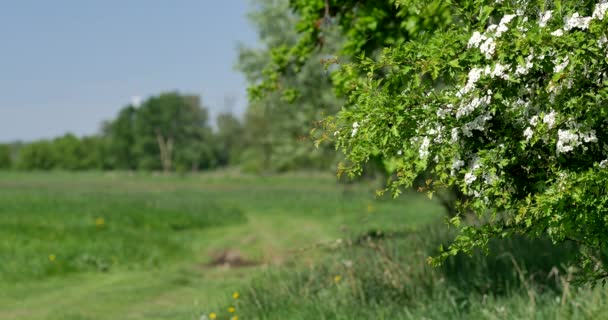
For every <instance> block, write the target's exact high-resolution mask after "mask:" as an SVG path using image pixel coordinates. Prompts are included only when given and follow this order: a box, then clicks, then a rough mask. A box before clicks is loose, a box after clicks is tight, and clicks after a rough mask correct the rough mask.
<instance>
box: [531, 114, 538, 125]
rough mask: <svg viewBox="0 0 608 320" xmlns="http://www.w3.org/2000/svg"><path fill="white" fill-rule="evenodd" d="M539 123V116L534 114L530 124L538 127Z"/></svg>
mask: <svg viewBox="0 0 608 320" xmlns="http://www.w3.org/2000/svg"><path fill="white" fill-rule="evenodd" d="M537 123H538V116H533V117H532V118H530V124H531V125H532V126H534V127H536V124H537Z"/></svg>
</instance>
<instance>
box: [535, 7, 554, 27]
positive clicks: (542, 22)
mask: <svg viewBox="0 0 608 320" xmlns="http://www.w3.org/2000/svg"><path fill="white" fill-rule="evenodd" d="M552 14H553V11H551V10H547V11H545V12H543V13H542V14H541V15H540V20H539V21H538V25H539V26H540V27H541V28H544V27H546V26H547V22H549V20H550V19H551V16H552Z"/></svg>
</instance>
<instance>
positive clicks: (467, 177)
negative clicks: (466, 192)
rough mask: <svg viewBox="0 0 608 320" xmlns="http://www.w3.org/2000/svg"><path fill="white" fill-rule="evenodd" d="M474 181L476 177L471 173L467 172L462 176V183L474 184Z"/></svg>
mask: <svg viewBox="0 0 608 320" xmlns="http://www.w3.org/2000/svg"><path fill="white" fill-rule="evenodd" d="M475 180H477V176H475V174H473V173H472V172H467V173H466V174H465V175H464V183H466V184H467V185H469V184H471V183H473V182H475Z"/></svg>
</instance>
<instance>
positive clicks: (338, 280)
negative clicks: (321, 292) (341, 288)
mask: <svg viewBox="0 0 608 320" xmlns="http://www.w3.org/2000/svg"><path fill="white" fill-rule="evenodd" d="M340 280H342V277H341V276H335V277H334V282H335V283H338V282H340Z"/></svg>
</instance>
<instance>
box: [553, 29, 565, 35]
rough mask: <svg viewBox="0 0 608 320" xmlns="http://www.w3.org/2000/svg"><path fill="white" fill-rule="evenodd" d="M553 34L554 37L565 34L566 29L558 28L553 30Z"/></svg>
mask: <svg viewBox="0 0 608 320" xmlns="http://www.w3.org/2000/svg"><path fill="white" fill-rule="evenodd" d="M551 35H552V36H554V37H561V36H563V35H564V30H562V29H557V30H555V31H553V32H551Z"/></svg>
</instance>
